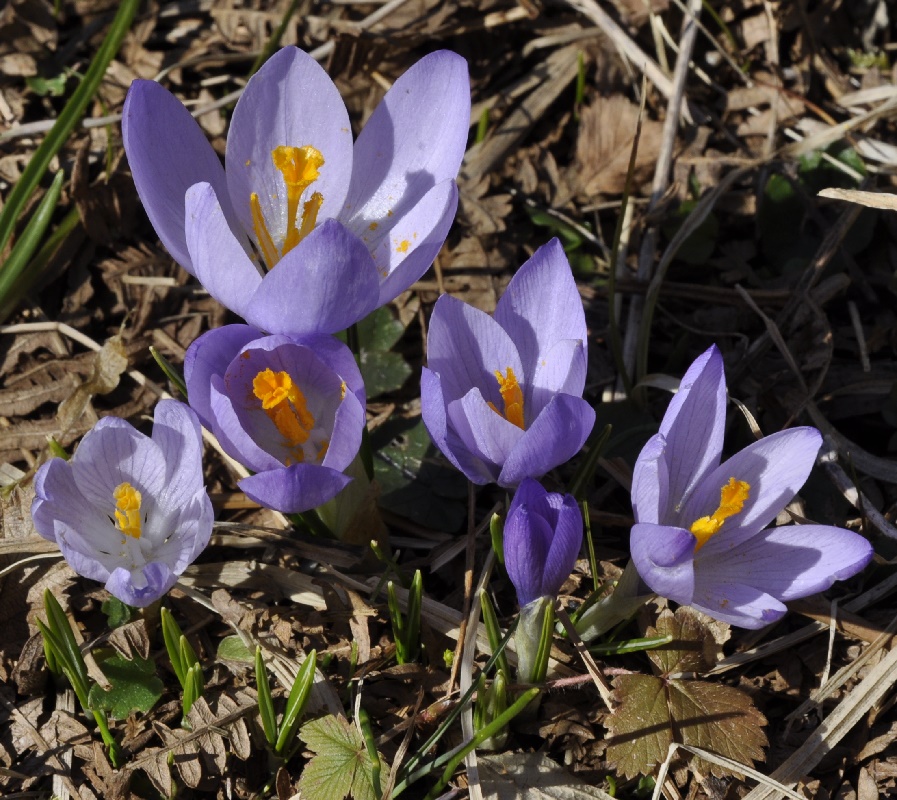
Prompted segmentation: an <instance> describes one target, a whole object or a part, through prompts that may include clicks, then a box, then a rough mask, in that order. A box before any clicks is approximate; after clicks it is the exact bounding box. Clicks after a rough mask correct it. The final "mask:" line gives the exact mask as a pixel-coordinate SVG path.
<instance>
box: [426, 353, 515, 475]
mask: <svg viewBox="0 0 897 800" xmlns="http://www.w3.org/2000/svg"><path fill="white" fill-rule="evenodd" d="M420 404H421V416H422V417H423V420H424V425H426V427H427V432H428V433H429V434H430V438H431V439H432V440H433V444H435V445H436V447H437V448H438V449H439V452H441V453H442V454H443V455H444V456H445V457H446V458H447V459H448V460H449V461H451V462H452V464H454V465H455V467H456V468H457V469H459V470H460V471H461V472H463V473H464V474H465V475H466V476H467V478H468V479H469V480H470V481H472V482H473V483H476V484H478V485H480V486H482V485H484V484H487V483H492V481H494V480H495V475H497V474H498V470H497V469H495V475H493V474H492V472H491V471H490V469H489V467H488V466H487V465H486V464H485V463H484V462H483V461H481V460H480V459H479V458H476V457H475V456H474V455H473V454H472V453H471V452H470V451H469V450H468V449H467V446H466V445H465V444H464V443H463V442H462V441H461V439H460V438H459V437H458V435H457V434H456V433H455V432H454V431H453V430H450V429H449V428H448V422H447V418H446V407H445V398H444V397H443V395H442V384H441V382H440V379H439V376H438V375H437V374H436V373H435V372H432V371H431V370H429V369H427V368H426V367H424V368H423V373H422V374H421V380H420Z"/></svg>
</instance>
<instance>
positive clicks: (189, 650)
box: [178, 633, 199, 669]
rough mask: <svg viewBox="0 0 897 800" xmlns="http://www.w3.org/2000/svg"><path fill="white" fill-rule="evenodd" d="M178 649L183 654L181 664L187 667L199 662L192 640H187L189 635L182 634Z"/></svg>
mask: <svg viewBox="0 0 897 800" xmlns="http://www.w3.org/2000/svg"><path fill="white" fill-rule="evenodd" d="M178 650H179V652H180V654H181V664H183V665H184V666H185V667H186V668H187V669H189V668H190V667H193V666H196V665H197V664H199V659H198V658H197V656H196V651H195V650H194V649H193V647H192V645H191V644H190V642H188V641H187V637H186V636H184V634H183V633H182V634H181V638H180V639H179V640H178Z"/></svg>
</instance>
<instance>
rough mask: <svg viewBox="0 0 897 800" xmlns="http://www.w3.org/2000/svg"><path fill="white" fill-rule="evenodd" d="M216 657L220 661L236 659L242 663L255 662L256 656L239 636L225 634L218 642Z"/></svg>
mask: <svg viewBox="0 0 897 800" xmlns="http://www.w3.org/2000/svg"><path fill="white" fill-rule="evenodd" d="M216 658H217V659H218V660H219V661H236V662H239V663H241V664H253V663H255V656H253V654H252V652H251V651H250V650H249V648H248V647H247V646H246V645H245V644H243V640H242V639H241V638H240V637H239V636H225V637H224V638H223V639H222V640H221V642H220V643H219V644H218V652H217V653H216Z"/></svg>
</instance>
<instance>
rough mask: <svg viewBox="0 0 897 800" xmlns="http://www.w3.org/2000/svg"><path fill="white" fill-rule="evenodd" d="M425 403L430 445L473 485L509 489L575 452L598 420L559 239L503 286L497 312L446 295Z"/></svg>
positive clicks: (430, 355)
mask: <svg viewBox="0 0 897 800" xmlns="http://www.w3.org/2000/svg"><path fill="white" fill-rule="evenodd" d="M427 362H428V365H429V369H427V368H424V371H423V376H422V379H421V407H422V414H423V419H424V422H425V423H426V426H427V430H429V432H430V436H431V438H432V439H433V442H434V443H435V444H436V446H437V447H438V448H439V449H440V450H441V451H442V453H443V454H444V455H445V457H446V458H448V459H449V461H451V462H452V463H453V464H454V465H455V466H456V467H457V468H458V469H460V470H461V471H462V472H463V473H464V474H465V475H466V476H467V477H468V478H469V479H470V480H471V481H473V482H474V483H479V484H485V483H491V482H493V481H494V482H496V483H498V484H500V485H501V486H504V487H508V488H513V487H515V486H517V485H518V484H519V483H520V482H521V481H522V480H523V479H524V478H538V477H539V476H541V475H544V474H545V473H546V472H548V470H550V469H552V468H553V467H556V466H558V465H559V464H563V463H564V462H565V461H567V460H568V459H570V458H572V457H573V456H574V455H575V454H576V453H577V452H578V451H579V449H580V448H581V447H582V445H583V443H584V442H585V440H586V437H587V436H588V435H589V432H590V431H591V430H592V425H593V424H594V422H595V412H594V411H593V410H592V408H591V407H590V406H589V404H588V403H586V402H585V401H584V400H583V399H582V390H583V387H584V386H585V378H586V322H585V314H584V312H583V308H582V301H581V300H580V298H579V292H578V291H577V290H576V283H575V282H574V280H573V274H572V272H571V271H570V265H569V263H568V262H567V257H566V256H565V255H564V250H563V248H562V247H561V245H560V242H558V240H557V239H552V240H551V241H550V242H549V243H548V244H546V245H544V246H543V247H540V248H539V249H538V250H537V251H536V252H535V253H534V254H533V257H532V258H531V259H530V260H529V261H527V262H526V263H525V264H524V265H523V266H522V267H521V268H520V269H519V270H518V272H517V274H516V275H515V276H514V277H513V279H512V280H511V282H510V283H509V284H508V288H507V290H506V291H505V293H504V295H503V296H502V298H501V299H500V300H499V301H498V305H497V307H496V309H495V316H494V318H492V317H490V316H489V315H488V314H485V313H484V312H482V311H480V310H478V309H476V308H473V307H472V306H469V305H466V304H465V303H462V302H461V301H460V300H457V299H455V298H454V297H450V296H449V295H443V296H442V297H440V298H439V300H438V301H437V303H436V307H435V308H434V309H433V316H432V318H431V319H430V330H429V333H428V335H427Z"/></svg>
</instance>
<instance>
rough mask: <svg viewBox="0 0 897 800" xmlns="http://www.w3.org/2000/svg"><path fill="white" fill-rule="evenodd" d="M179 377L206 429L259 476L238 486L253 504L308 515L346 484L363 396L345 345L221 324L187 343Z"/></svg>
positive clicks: (357, 443)
mask: <svg viewBox="0 0 897 800" xmlns="http://www.w3.org/2000/svg"><path fill="white" fill-rule="evenodd" d="M184 379H185V381H186V384H187V392H188V394H189V397H190V405H191V406H192V407H193V409H194V410H195V411H196V413H197V414H198V415H199V418H200V419H201V420H202V422H203V424H204V425H205V426H206V427H207V428H209V430H211V431H212V432H213V433H214V434H215V435H216V436H217V437H218V441H219V442H220V443H221V446H222V447H223V448H224V450H225V452H227V453H228V455H230V456H231V457H233V458H234V459H236V460H237V461H239V462H240V463H241V464H243V465H245V466H246V467H247V468H249V469H250V470H252V471H253V472H254V473H256V474H254V475H251V476H249V477H248V478H243V479H242V480H241V481H240V482H239V486H240V489H242V490H243V492H245V493H246V495H247V496H248V497H250V498H251V499H252V500H255V501H256V502H257V503H259V504H260V505H263V506H265V507H267V508H273V509H276V510H278V511H283V512H285V513H298V512H300V511H307V510H308V509H310V508H314V507H315V506H318V505H320V504H321V503H324V502H326V501H327V500H330V499H331V498H332V497H334V496H335V495H336V494H337V493H338V492H339V491H340V490H341V489H343V488H344V487H345V486H346V485H347V484H348V483H349V481H350V480H351V479H350V478H349V477H347V476H346V475H344V474H343V470H345V469H346V468H347V467H348V466H349V464H350V463H351V462H352V459H353V458H355V454H356V453H357V452H358V448H359V447H360V445H361V433H362V429H363V428H364V424H365V414H364V403H365V397H364V383H363V382H362V379H361V373H360V372H359V371H358V366H357V365H356V363H355V357H354V356H353V355H352V352H351V351H350V350H349V348H348V347H346V346H345V345H344V344H343V343H342V342H339V341H338V340H336V339H334V338H333V337H331V336H325V335H317V336H310V337H307V338H305V339H303V340H302V341H301V342H300V341H297V340H294V339H292V338H290V337H288V336H281V335H272V336H265V335H263V334H262V333H261V332H260V331H258V330H257V329H255V328H252V327H250V326H249V325H225V326H224V327H223V328H215V329H214V330H211V331H209V332H208V333H205V334H203V335H202V336H200V337H199V338H198V339H197V340H196V341H195V342H193V344H192V345H190V347H189V348H188V350H187V355H186V357H185V358H184Z"/></svg>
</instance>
